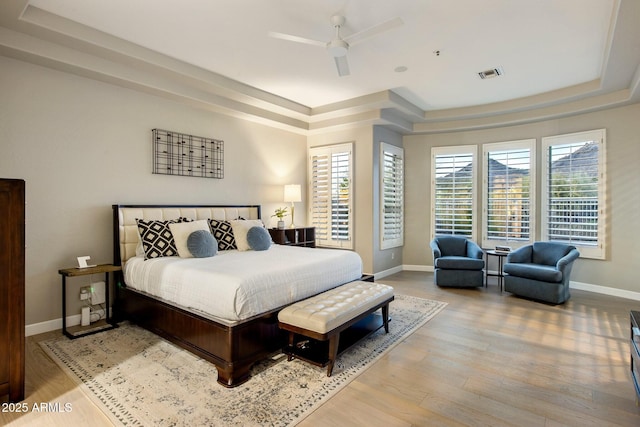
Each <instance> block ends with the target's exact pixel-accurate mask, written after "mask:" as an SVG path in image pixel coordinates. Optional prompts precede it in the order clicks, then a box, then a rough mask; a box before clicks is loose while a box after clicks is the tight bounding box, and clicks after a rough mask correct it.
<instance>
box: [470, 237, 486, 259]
mask: <svg viewBox="0 0 640 427" xmlns="http://www.w3.org/2000/svg"><path fill="white" fill-rule="evenodd" d="M467 256H468V257H469V258H475V259H484V252H483V251H482V248H480V246H478V244H477V243H476V242H472V241H471V240H467Z"/></svg>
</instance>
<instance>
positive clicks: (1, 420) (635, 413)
mask: <svg viewBox="0 0 640 427" xmlns="http://www.w3.org/2000/svg"><path fill="white" fill-rule="evenodd" d="M380 282H382V283H387V284H389V285H392V286H394V288H395V290H396V293H399V294H407V295H414V296H418V297H422V298H430V299H435V300H439V301H445V302H447V303H448V304H449V305H448V306H447V307H446V308H445V309H444V310H443V311H442V312H441V313H440V314H438V315H437V316H436V317H435V318H434V319H432V320H431V321H429V322H428V323H427V324H426V325H424V326H423V327H422V328H420V329H419V330H418V331H417V332H415V333H414V334H412V335H411V336H410V337H409V338H407V339H406V340H405V341H404V342H402V343H401V344H399V345H398V346H397V347H395V348H394V349H393V350H392V351H390V352H389V353H387V354H386V355H385V356H384V357H383V358H382V359H381V360H379V361H378V362H377V363H375V364H374V365H373V366H372V367H371V368H370V369H368V370H367V371H365V372H364V373H363V374H362V375H360V376H359V377H358V378H356V379H355V380H354V381H353V382H351V384H349V385H348V386H347V387H346V388H344V389H343V390H341V391H340V392H339V393H337V394H336V395H335V396H333V397H332V398H331V399H330V400H329V401H328V402H327V403H326V404H324V405H323V406H321V407H320V408H318V409H317V410H316V411H315V412H314V413H313V414H311V415H310V416H309V417H308V418H307V419H305V420H304V421H302V422H301V423H300V424H299V426H301V427H309V426H314V427H316V426H365V425H366V426H378V425H380V426H385V427H387V426H410V425H414V426H432V425H444V426H450V425H452V426H453V425H472V426H480V425H486V426H501V425H511V426H548V427H552V426H562V425H567V426H581V427H582V426H598V427H601V426H640V407H638V406H636V401H635V393H634V388H633V385H632V383H631V378H630V372H629V310H631V309H640V301H632V300H626V299H622V298H615V297H609V296H604V295H600V294H594V293H590V292H584V291H577V290H573V291H572V298H571V299H570V300H569V301H568V302H567V303H566V304H564V305H559V306H551V305H546V304H541V303H536V302H533V301H528V300H524V299H520V298H516V297H514V296H511V295H510V294H508V293H504V294H502V295H501V294H500V292H499V290H498V287H497V286H496V285H495V284H493V285H489V286H488V287H487V288H479V289H447V288H442V289H441V288H438V287H436V286H434V285H433V275H432V274H430V273H422V272H402V273H398V274H395V275H393V276H389V277H386V278H384V279H382V280H380ZM390 311H391V315H392V316H393V303H392V304H391V307H390ZM391 329H393V321H392V323H391ZM59 333H60V332H59V331H57V332H51V333H48V334H42V335H38V336H33V337H29V338H28V339H27V359H26V363H27V371H26V380H27V384H26V394H27V398H26V400H25V402H27V403H28V405H29V407H32V406H33V404H34V403H40V402H44V403H50V402H60V403H62V404H64V403H71V405H72V410H71V412H67V413H35V412H32V411H29V413H28V414H15V413H14V414H8V413H0V425H11V426H22V425H25V426H26V425H47V426H50V425H53V426H56V425H60V426H76V425H78V426H80V425H91V426H109V425H111V424H110V423H109V421H108V419H107V418H106V417H105V416H104V415H103V414H102V413H101V412H100V410H98V409H97V407H95V406H94V405H93V404H92V403H91V402H90V401H89V399H88V398H86V397H84V395H83V393H82V392H81V391H80V390H79V389H78V388H77V386H76V385H75V383H74V382H73V381H72V380H71V379H70V378H68V377H67V376H66V375H65V374H64V373H63V372H62V371H61V370H60V369H59V368H58V367H57V366H56V365H55V364H54V363H53V362H52V361H51V360H50V359H49V358H48V357H47V356H46V355H45V354H44V353H43V352H42V350H41V349H40V346H39V345H38V344H37V343H38V341H40V340H42V339H46V338H48V337H49V336H52V335H56V334H59Z"/></svg>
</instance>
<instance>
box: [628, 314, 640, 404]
mask: <svg viewBox="0 0 640 427" xmlns="http://www.w3.org/2000/svg"><path fill="white" fill-rule="evenodd" d="M630 317H631V342H630V343H629V344H630V345H631V349H630V350H631V379H632V380H633V385H634V387H635V389H636V404H638V403H640V311H631V316H630Z"/></svg>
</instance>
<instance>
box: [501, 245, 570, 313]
mask: <svg viewBox="0 0 640 427" xmlns="http://www.w3.org/2000/svg"><path fill="white" fill-rule="evenodd" d="M579 256H580V252H578V250H577V249H576V248H575V246H572V245H566V244H564V243H555V242H535V243H533V245H527V246H523V247H521V248H519V249H516V250H515V251H513V252H511V253H510V254H509V255H508V256H507V260H506V262H505V264H504V273H505V276H504V290H505V291H507V292H511V293H512V294H515V295H519V296H522V297H525V298H531V299H535V300H538V301H544V302H548V303H551V304H562V303H563V302H565V301H566V300H568V299H569V297H570V293H569V279H570V276H571V269H572V267H573V262H574V261H575V260H576V259H577V258H578V257H579Z"/></svg>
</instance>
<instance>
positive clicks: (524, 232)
mask: <svg viewBox="0 0 640 427" xmlns="http://www.w3.org/2000/svg"><path fill="white" fill-rule="evenodd" d="M534 149H535V140H534V139H531V140H523V141H510V142H504V143H497V144H485V145H483V151H484V159H485V173H486V175H485V178H484V181H483V182H484V189H483V195H484V203H483V206H484V209H483V213H484V217H483V220H484V224H485V228H484V230H485V233H484V238H483V245H484V246H486V247H492V246H495V245H497V244H501V245H512V244H515V246H517V245H518V244H525V243H529V242H531V241H532V236H533V227H532V220H531V213H532V212H533V211H534V203H533V195H534V194H535V191H534V183H535V178H534V171H535V168H534V167H533V166H534Z"/></svg>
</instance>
